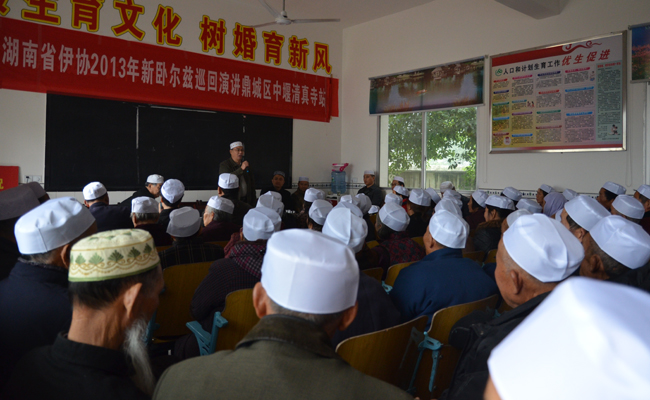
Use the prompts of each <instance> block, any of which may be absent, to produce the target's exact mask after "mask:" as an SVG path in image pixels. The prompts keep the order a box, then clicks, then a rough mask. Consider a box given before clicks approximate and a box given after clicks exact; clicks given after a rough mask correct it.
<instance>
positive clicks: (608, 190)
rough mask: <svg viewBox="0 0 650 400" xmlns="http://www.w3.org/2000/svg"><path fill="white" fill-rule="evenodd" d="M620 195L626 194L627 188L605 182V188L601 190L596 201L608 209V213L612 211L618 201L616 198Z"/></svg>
mask: <svg viewBox="0 0 650 400" xmlns="http://www.w3.org/2000/svg"><path fill="white" fill-rule="evenodd" d="M619 194H625V186H623V185H619V184H618V183H614V182H611V181H610V182H605V184H604V185H603V187H601V188H600V191H599V192H598V197H597V198H596V200H598V202H599V203H600V204H602V205H603V207H605V208H606V209H607V211H610V212H611V211H612V203H613V202H614V200H616V196H618V195H619Z"/></svg>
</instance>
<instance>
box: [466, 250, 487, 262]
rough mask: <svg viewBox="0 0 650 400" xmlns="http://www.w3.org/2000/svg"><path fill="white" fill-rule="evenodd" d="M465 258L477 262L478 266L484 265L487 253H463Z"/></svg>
mask: <svg viewBox="0 0 650 400" xmlns="http://www.w3.org/2000/svg"><path fill="white" fill-rule="evenodd" d="M463 258H469V259H470V260H472V261H476V262H477V263H478V265H483V260H484V259H485V252H483V251H472V252H469V253H463Z"/></svg>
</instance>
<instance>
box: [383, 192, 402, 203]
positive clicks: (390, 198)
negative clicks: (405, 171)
mask: <svg viewBox="0 0 650 400" xmlns="http://www.w3.org/2000/svg"><path fill="white" fill-rule="evenodd" d="M384 203H386V204H388V203H394V204H397V205H399V206H401V205H402V199H400V198H399V196H398V195H396V194H395V193H388V194H387V195H386V197H384Z"/></svg>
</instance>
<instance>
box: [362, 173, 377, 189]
mask: <svg viewBox="0 0 650 400" xmlns="http://www.w3.org/2000/svg"><path fill="white" fill-rule="evenodd" d="M363 183H364V184H365V185H366V186H367V187H370V186H372V185H374V184H375V171H373V170H371V169H369V170H366V171H363Z"/></svg>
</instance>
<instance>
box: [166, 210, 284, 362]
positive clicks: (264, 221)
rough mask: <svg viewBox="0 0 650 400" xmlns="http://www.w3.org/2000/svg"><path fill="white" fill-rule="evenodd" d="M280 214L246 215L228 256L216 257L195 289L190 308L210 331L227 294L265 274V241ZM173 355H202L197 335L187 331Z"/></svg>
mask: <svg viewBox="0 0 650 400" xmlns="http://www.w3.org/2000/svg"><path fill="white" fill-rule="evenodd" d="M280 224H281V221H280V217H279V216H277V215H274V214H273V212H272V211H271V212H267V210H264V209H259V208H254V209H252V210H250V211H249V212H248V213H247V214H246V216H245V217H244V226H243V228H242V232H241V233H240V234H239V241H237V243H236V244H234V245H233V247H232V249H231V250H230V253H229V254H228V257H227V258H222V259H220V260H217V261H215V262H214V263H213V264H212V265H211V266H210V270H209V271H208V275H207V276H206V277H205V279H203V281H202V282H201V284H200V285H199V287H198V288H197V289H196V291H195V292H194V297H192V304H191V308H190V311H191V312H192V317H194V319H196V320H197V321H199V322H200V323H201V326H203V329H205V330H206V331H207V332H210V331H211V330H212V321H213V319H214V313H215V312H217V311H223V309H224V306H225V305H226V296H228V294H230V293H232V292H234V291H236V290H241V289H250V288H252V287H253V286H255V284H256V283H257V282H259V281H260V277H261V276H262V259H263V258H264V253H265V252H266V241H267V240H269V238H270V237H271V235H273V233H274V232H277V231H279V230H280ZM174 355H175V356H177V357H179V358H181V359H186V358H190V357H198V356H199V344H198V342H197V340H196V336H194V335H193V334H190V335H186V336H184V337H182V338H180V339H178V340H177V341H176V343H175V345H174Z"/></svg>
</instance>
